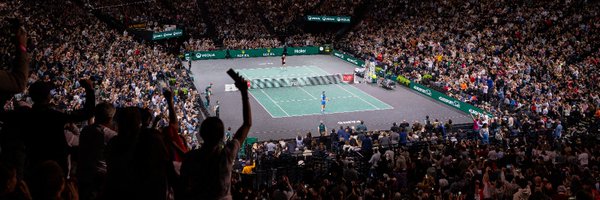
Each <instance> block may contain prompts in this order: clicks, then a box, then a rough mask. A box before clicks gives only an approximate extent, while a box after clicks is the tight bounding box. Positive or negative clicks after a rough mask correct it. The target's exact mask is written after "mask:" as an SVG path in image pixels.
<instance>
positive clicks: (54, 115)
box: [22, 79, 95, 174]
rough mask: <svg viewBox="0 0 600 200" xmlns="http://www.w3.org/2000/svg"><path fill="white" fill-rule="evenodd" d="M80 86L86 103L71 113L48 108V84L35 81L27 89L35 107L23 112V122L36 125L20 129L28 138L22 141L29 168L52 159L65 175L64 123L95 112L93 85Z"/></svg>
mask: <svg viewBox="0 0 600 200" xmlns="http://www.w3.org/2000/svg"><path fill="white" fill-rule="evenodd" d="M79 83H80V85H81V86H82V87H83V88H84V89H85V93H86V96H85V99H86V103H85V106H84V107H83V109H81V110H76V111H73V112H71V113H70V114H65V113H62V112H59V111H56V110H54V109H52V108H51V107H50V90H51V88H50V86H49V85H48V84H47V83H44V82H41V81H38V82H36V83H34V84H33V85H31V87H30V88H29V93H30V96H31V99H32V100H33V102H34V104H33V107H32V109H31V110H30V111H28V112H26V113H25V117H26V118H25V119H28V120H31V121H34V122H36V123H38V124H37V125H35V126H27V125H23V126H22V128H23V129H24V130H25V134H26V135H27V137H28V138H29V139H28V140H25V141H26V147H27V156H28V160H29V164H30V166H31V167H33V166H37V165H39V164H41V163H42V162H44V161H46V160H54V161H56V162H57V163H58V164H59V165H60V166H61V168H62V169H63V170H64V173H65V174H66V173H67V170H68V169H69V166H68V164H67V156H68V152H67V148H68V144H67V141H66V138H65V134H64V127H65V124H67V123H69V122H81V121H85V120H88V119H90V118H91V117H92V116H93V113H94V105H95V95H94V86H93V85H92V82H91V81H90V80H89V79H88V80H82V81H80V82H79Z"/></svg>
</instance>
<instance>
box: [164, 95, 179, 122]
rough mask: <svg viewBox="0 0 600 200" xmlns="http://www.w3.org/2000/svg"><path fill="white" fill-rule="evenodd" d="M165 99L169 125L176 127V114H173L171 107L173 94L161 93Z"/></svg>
mask: <svg viewBox="0 0 600 200" xmlns="http://www.w3.org/2000/svg"><path fill="white" fill-rule="evenodd" d="M163 95H164V96H165V99H167V106H168V107H169V125H171V124H173V125H177V124H178V122H177V114H176V113H175V106H174V105H173V92H171V90H165V91H163Z"/></svg>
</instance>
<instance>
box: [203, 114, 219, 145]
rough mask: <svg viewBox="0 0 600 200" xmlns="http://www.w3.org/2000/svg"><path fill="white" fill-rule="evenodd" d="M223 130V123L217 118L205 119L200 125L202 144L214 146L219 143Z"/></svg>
mask: <svg viewBox="0 0 600 200" xmlns="http://www.w3.org/2000/svg"><path fill="white" fill-rule="evenodd" d="M224 130H225V126H224V125H223V121H221V119H219V118H217V117H209V118H206V119H205V120H204V121H203V122H202V124H201V125H200V137H202V139H203V140H204V144H205V145H208V146H215V145H217V144H219V141H221V137H222V134H223V132H224Z"/></svg>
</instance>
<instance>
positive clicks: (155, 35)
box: [152, 29, 183, 40]
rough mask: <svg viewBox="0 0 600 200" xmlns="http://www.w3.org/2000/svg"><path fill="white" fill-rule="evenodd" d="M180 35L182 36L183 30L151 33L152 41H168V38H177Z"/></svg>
mask: <svg viewBox="0 0 600 200" xmlns="http://www.w3.org/2000/svg"><path fill="white" fill-rule="evenodd" d="M182 35H183V30H181V29H175V30H173V31H165V32H158V33H152V40H163V39H168V38H174V37H179V36H182Z"/></svg>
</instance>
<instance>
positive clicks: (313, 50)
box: [287, 46, 320, 56]
mask: <svg viewBox="0 0 600 200" xmlns="http://www.w3.org/2000/svg"><path fill="white" fill-rule="evenodd" d="M319 52H320V51H319V47H313V46H308V47H288V48H287V55H288V56H296V55H315V54H319Z"/></svg>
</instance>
